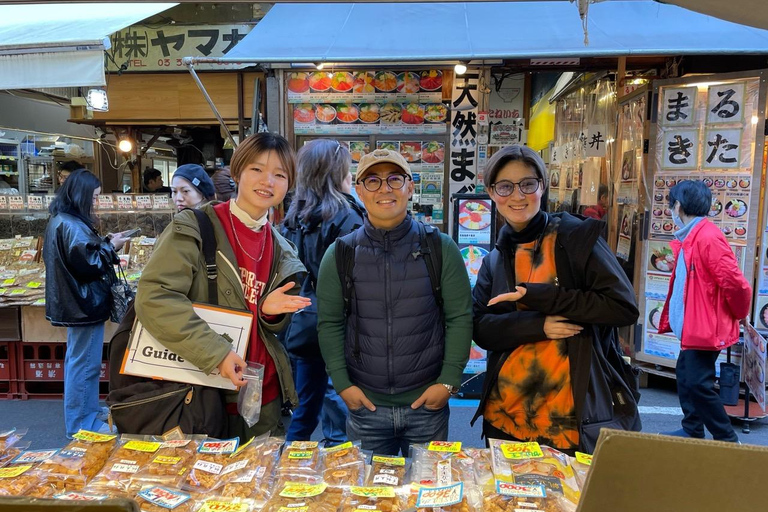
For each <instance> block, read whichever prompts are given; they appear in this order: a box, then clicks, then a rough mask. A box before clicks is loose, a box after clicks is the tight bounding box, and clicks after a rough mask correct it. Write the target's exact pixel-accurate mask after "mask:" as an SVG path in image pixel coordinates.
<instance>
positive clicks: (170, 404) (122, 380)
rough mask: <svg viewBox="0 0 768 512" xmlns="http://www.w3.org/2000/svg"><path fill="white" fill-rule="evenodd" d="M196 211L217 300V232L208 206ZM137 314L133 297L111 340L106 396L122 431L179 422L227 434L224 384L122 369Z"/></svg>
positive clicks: (196, 430) (159, 429) (147, 430)
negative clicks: (139, 374) (162, 377)
mask: <svg viewBox="0 0 768 512" xmlns="http://www.w3.org/2000/svg"><path fill="white" fill-rule="evenodd" d="M192 211H193V212H194V213H195V216H196V217H197V222H198V224H199V225H200V234H201V236H202V240H203V248H202V249H203V255H204V256H205V263H206V273H207V275H208V302H209V303H210V304H217V303H218V288H217V286H216V277H217V270H216V237H215V235H214V232H213V224H212V223H211V219H209V218H208V216H207V215H206V214H205V213H204V212H202V211H200V210H192ZM135 317H136V311H135V309H134V303H133V301H131V303H130V304H129V306H128V311H127V312H126V314H125V317H124V318H123V321H122V322H120V326H119V327H118V328H117V331H116V332H115V334H113V335H112V339H111V340H110V344H109V395H108V396H107V400H106V401H107V405H108V406H109V411H110V415H111V417H112V421H113V422H114V423H115V425H116V426H117V429H118V432H120V433H121V434H143V435H160V434H163V433H165V432H167V431H168V430H170V429H172V428H174V427H177V426H178V427H180V428H181V430H182V432H184V433H185V434H207V435H209V436H211V437H216V438H223V437H225V436H226V434H227V428H228V425H227V412H226V406H225V403H224V395H223V391H222V390H220V389H217V388H212V387H208V386H200V385H192V384H185V383H181V382H172V381H166V380H153V379H147V378H144V377H135V376H132V375H123V374H121V373H120V369H121V366H122V362H123V358H124V357H125V351H126V349H127V348H128V342H129V341H130V339H131V330H132V329H133V322H134V319H135Z"/></svg>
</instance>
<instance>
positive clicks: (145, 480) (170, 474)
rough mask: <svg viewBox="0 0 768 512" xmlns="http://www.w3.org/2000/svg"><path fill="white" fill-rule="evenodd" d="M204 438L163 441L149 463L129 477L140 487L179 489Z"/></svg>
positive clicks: (193, 437) (194, 437)
mask: <svg viewBox="0 0 768 512" xmlns="http://www.w3.org/2000/svg"><path fill="white" fill-rule="evenodd" d="M205 439H206V436H204V435H201V436H189V437H188V438H186V439H171V440H165V441H163V442H162V443H161V444H160V448H158V450H157V451H156V452H154V453H153V454H152V457H151V458H150V460H149V462H148V463H147V464H145V465H144V466H143V467H142V468H140V469H139V471H138V472H137V473H136V474H134V475H132V476H131V480H132V481H133V482H135V483H137V484H140V485H142V486H143V485H149V484H155V485H161V486H165V487H171V488H174V487H179V486H180V485H181V482H182V480H183V479H184V476H185V474H186V473H187V471H188V470H189V468H191V467H192V466H193V464H194V462H193V460H194V459H195V457H196V455H197V449H198V448H199V446H200V443H202V442H203V441H205Z"/></svg>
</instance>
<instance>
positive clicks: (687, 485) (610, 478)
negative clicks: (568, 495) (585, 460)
mask: <svg viewBox="0 0 768 512" xmlns="http://www.w3.org/2000/svg"><path fill="white" fill-rule="evenodd" d="M742 442H744V439H742ZM766 467H768V447H765V446H753V445H738V444H734V443H724V442H720V441H707V440H703V439H684V438H677V437H668V436H660V435H657V434H642V433H639V432H624V431H618V430H610V429H603V430H602V431H601V432H600V438H599V439H598V442H597V448H596V450H595V454H594V459H593V461H592V468H591V470H590V473H589V475H588V477H587V481H586V483H585V485H584V489H583V491H582V495H581V501H580V502H579V506H578V508H577V509H576V511H577V512H608V511H621V512H689V511H690V512H727V511H743V512H753V511H762V510H765V509H766V505H765V493H764V491H763V490H764V487H763V486H764V485H765V468H766Z"/></svg>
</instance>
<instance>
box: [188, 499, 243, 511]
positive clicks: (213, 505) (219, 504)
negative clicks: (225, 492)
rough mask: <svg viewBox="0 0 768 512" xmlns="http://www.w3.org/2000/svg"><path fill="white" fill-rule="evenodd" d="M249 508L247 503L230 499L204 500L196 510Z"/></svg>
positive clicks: (241, 509)
mask: <svg viewBox="0 0 768 512" xmlns="http://www.w3.org/2000/svg"><path fill="white" fill-rule="evenodd" d="M250 509H251V508H250V507H249V506H248V504H247V503H233V502H231V501H206V502H205V503H203V506H202V507H200V508H199V509H197V512H248V511H249V510H250Z"/></svg>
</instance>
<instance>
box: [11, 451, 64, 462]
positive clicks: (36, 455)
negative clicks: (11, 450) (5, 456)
mask: <svg viewBox="0 0 768 512" xmlns="http://www.w3.org/2000/svg"><path fill="white" fill-rule="evenodd" d="M57 453H59V450H29V451H26V452H21V453H20V454H18V455H17V456H16V458H15V459H13V460H12V461H11V464H35V463H38V462H43V461H45V460H48V459H50V458H51V457H53V456H54V455H56V454H57Z"/></svg>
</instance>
